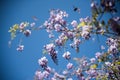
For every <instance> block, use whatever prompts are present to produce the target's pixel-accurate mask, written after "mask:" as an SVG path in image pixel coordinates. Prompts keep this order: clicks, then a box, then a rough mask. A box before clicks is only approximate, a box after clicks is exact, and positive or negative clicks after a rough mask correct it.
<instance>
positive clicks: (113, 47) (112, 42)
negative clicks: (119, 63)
mask: <svg viewBox="0 0 120 80" xmlns="http://www.w3.org/2000/svg"><path fill="white" fill-rule="evenodd" d="M106 43H107V45H108V47H109V48H108V52H110V53H118V42H117V39H112V38H108V39H107V41H106Z"/></svg>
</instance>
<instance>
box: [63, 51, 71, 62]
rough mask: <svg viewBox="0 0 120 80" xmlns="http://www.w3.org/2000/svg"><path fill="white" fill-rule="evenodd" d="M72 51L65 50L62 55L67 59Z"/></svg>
mask: <svg viewBox="0 0 120 80" xmlns="http://www.w3.org/2000/svg"><path fill="white" fill-rule="evenodd" d="M70 54H71V53H70V52H69V51H67V52H65V53H64V54H63V55H62V56H63V57H64V58H65V59H68V60H69V59H70Z"/></svg>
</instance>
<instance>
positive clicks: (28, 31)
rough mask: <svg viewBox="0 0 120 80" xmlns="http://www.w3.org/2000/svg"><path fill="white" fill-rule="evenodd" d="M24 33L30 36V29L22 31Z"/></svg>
mask: <svg viewBox="0 0 120 80" xmlns="http://www.w3.org/2000/svg"><path fill="white" fill-rule="evenodd" d="M24 35H25V36H26V37H28V36H30V35H31V31H30V30H29V29H27V30H25V31H24Z"/></svg>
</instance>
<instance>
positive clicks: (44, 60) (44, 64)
mask: <svg viewBox="0 0 120 80" xmlns="http://www.w3.org/2000/svg"><path fill="white" fill-rule="evenodd" d="M47 63H48V59H47V58H46V57H45V56H44V57H42V58H40V59H39V60H38V64H39V65H40V66H41V67H42V68H44V69H45V68H46V67H47Z"/></svg>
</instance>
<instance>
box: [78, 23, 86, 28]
mask: <svg viewBox="0 0 120 80" xmlns="http://www.w3.org/2000/svg"><path fill="white" fill-rule="evenodd" d="M85 25H86V24H85V22H84V21H83V22H81V23H80V24H79V25H78V26H77V28H78V29H79V28H80V27H83V26H85Z"/></svg>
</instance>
